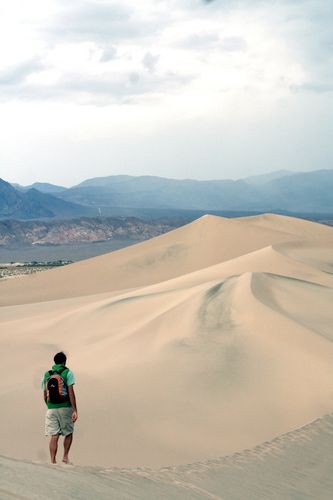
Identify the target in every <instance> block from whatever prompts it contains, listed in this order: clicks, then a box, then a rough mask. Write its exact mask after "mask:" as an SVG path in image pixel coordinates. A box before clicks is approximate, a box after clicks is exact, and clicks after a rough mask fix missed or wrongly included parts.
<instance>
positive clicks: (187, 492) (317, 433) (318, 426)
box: [0, 415, 333, 500]
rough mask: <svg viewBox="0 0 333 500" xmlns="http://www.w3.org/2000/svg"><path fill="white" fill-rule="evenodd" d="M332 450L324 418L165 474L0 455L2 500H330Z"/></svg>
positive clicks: (329, 421) (331, 431) (329, 422)
mask: <svg viewBox="0 0 333 500" xmlns="http://www.w3.org/2000/svg"><path fill="white" fill-rule="evenodd" d="M332 446H333V417H332V415H327V416H325V417H323V418H320V419H318V420H316V421H315V422H313V423H311V424H309V425H307V426H304V427H302V428H300V429H298V430H296V431H294V432H290V433H288V434H285V435H283V436H281V437H278V438H277V439H274V440H272V441H268V442H265V443H262V444H260V445H258V446H256V447H255V448H251V449H248V450H245V451H243V452H241V453H236V454H234V455H230V456H228V457H225V458H217V459H215V460H209V461H204V462H199V463H191V464H187V465H184V466H180V467H165V468H163V469H160V470H154V469H153V470H152V469H148V468H136V469H117V468H113V467H108V468H100V467H99V468H97V467H95V468H93V467H74V468H64V467H59V468H58V467H52V466H47V465H42V464H38V463H31V462H22V461H17V460H13V459H8V458H5V457H1V456H0V494H1V498H2V499H3V500H11V499H12V498H19V499H20V498H24V499H26V500H30V499H31V500H33V499H35V498H49V499H51V500H53V499H58V498H62V499H64V500H69V499H73V498H79V499H81V500H90V499H91V498H94V497H96V496H98V498H99V499H100V500H113V499H114V500H128V499H140V498H141V499H143V498H144V499H145V500H149V499H154V500H155V499H156V498H172V499H175V500H188V499H189V498H191V499H198V500H203V499H210V500H212V499H214V500H221V499H224V500H239V499H243V498H244V499H245V498H246V499H251V500H252V499H255V500H268V499H273V498H274V499H276V500H286V499H296V498H297V499H315V500H318V499H321V500H330V499H331V498H332V490H333V476H332V474H331V470H332V465H333V464H332ZM240 478H241V480H240Z"/></svg>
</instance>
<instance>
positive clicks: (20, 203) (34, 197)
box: [0, 179, 91, 219]
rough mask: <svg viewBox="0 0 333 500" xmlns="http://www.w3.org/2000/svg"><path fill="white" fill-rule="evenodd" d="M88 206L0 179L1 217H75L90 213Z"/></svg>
mask: <svg viewBox="0 0 333 500" xmlns="http://www.w3.org/2000/svg"><path fill="white" fill-rule="evenodd" d="M90 212H91V209H89V208H88V207H83V206H78V205H76V204H75V203H72V202H70V201H66V200H62V199H60V198H57V197H55V196H53V195H51V194H47V193H45V192H42V191H39V190H37V189H35V188H32V189H27V190H24V191H21V190H18V189H15V188H14V187H13V186H12V185H11V184H9V183H8V182H5V181H4V180H2V179H0V218H2V219H13V218H16V219H39V218H51V217H64V218H67V217H75V216H77V217H78V216H81V215H88V214H90Z"/></svg>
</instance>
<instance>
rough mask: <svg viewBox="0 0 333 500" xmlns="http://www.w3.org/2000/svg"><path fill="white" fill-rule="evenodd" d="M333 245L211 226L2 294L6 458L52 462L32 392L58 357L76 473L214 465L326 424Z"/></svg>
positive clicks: (211, 220)
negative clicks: (66, 386)
mask: <svg viewBox="0 0 333 500" xmlns="http://www.w3.org/2000/svg"><path fill="white" fill-rule="evenodd" d="M332 245H333V230H332V229H331V228H327V227H325V226H321V225H319V224H314V223H311V222H307V221H300V220H298V219H292V218H288V217H279V216H272V215H268V216H265V217H263V216H259V217H254V218H253V217H250V218H244V219H239V220H228V219H220V218H217V217H211V216H209V217H208V216H206V217H204V218H201V219H199V220H198V221H195V222H194V223H192V224H189V225H188V226H185V227H183V228H179V229H177V230H175V231H172V232H171V233H168V234H165V235H163V236H160V237H158V238H155V239H153V240H150V241H147V242H144V243H141V244H139V245H135V246H133V247H130V248H127V249H124V250H120V251H117V252H114V253H112V254H108V255H104V256H102V257H97V258H94V259H89V260H87V261H83V262H80V263H77V264H73V265H71V266H67V267H64V268H61V269H57V270H52V271H46V272H45V273H41V274H39V275H37V276H33V277H24V278H21V279H19V280H15V281H10V282H9V281H8V282H3V283H1V284H0V303H1V305H2V307H1V308H0V328H1V336H0V346H1V350H2V352H4V353H6V355H5V356H4V359H3V361H2V363H1V365H0V404H1V408H2V411H1V415H0V423H1V425H0V443H1V448H0V452H1V453H2V454H4V455H8V456H14V457H21V458H28V459H36V458H38V459H39V460H45V459H46V443H45V442H44V440H43V436H42V421H43V412H44V407H43V403H42V402H41V394H40V389H39V384H40V376H41V373H42V372H43V371H44V370H45V369H47V368H48V365H49V360H50V358H51V355H52V354H53V353H54V352H55V351H57V350H60V349H64V350H66V351H67V352H68V355H69V363H68V364H69V365H70V367H71V368H72V369H73V370H74V371H75V373H76V375H77V378H78V382H79V383H78V384H77V393H78V399H79V406H80V421H79V422H78V424H77V432H76V439H77V442H76V444H75V447H74V450H73V459H74V460H75V462H76V463H78V464H86V465H94V464H95V465H96V464H97V465H105V466H108V465H118V466H121V467H124V466H126V467H128V466H138V465H144V466H154V467H156V466H162V465H171V464H181V463H189V462H193V461H197V460H206V459H214V458H215V457H220V456H223V455H229V454H231V453H234V452H240V451H241V450H243V449H245V448H253V447H255V446H256V445H257V444H258V443H261V442H264V441H270V440H272V439H273V438H275V437H276V436H279V435H281V434H283V433H286V432H288V431H290V430H292V429H296V428H298V427H300V426H302V425H304V424H306V423H307V422H310V421H312V420H314V419H316V418H318V417H320V416H321V415H324V414H326V413H329V412H330V411H333V400H332V396H331V395H332V394H333V379H332V361H333V344H332V342H331V340H332V336H333V332H332V326H331V325H332V319H333V313H332V307H331V304H332V298H333V275H332V274H331V273H330V271H329V270H330V266H331V261H330V255H331V250H332ZM22 367H23V371H24V377H22ZM9 372H10V373H11V377H10V378H9V379H8V376H7V374H8V373H9ZM21 406H22V407H24V419H23V420H22V415H21V413H20V412H18V411H17V409H18V408H19V407H21ZM8 430H10V431H12V432H15V436H16V439H15V440H13V439H12V437H11V434H10V432H8Z"/></svg>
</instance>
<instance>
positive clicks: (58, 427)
mask: <svg viewBox="0 0 333 500" xmlns="http://www.w3.org/2000/svg"><path fill="white" fill-rule="evenodd" d="M72 413H73V408H72V407H70V408H68V407H67V408H49V409H48V410H47V412H46V416H45V436H55V435H56V434H62V435H63V436H68V435H69V434H72V432H73V431H74V423H73V422H72Z"/></svg>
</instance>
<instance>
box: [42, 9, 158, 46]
mask: <svg viewBox="0 0 333 500" xmlns="http://www.w3.org/2000/svg"><path fill="white" fill-rule="evenodd" d="M64 5H65V6H66V8H65V9H64V11H63V12H62V13H61V15H58V16H57V17H56V18H55V19H53V20H52V24H51V25H50V26H48V28H47V34H46V36H49V37H51V38H52V39H53V40H54V41H57V40H59V39H61V40H79V41H83V40H84V41H94V42H105V41H108V42H111V43H115V42H117V41H123V40H126V39H139V38H143V37H147V36H151V35H152V34H153V33H154V32H155V29H157V26H158V24H159V22H158V23H155V22H148V21H143V20H142V19H136V17H135V10H131V9H129V8H128V7H126V6H124V5H123V4H121V2H119V3H118V4H116V3H112V4H107V3H99V2H92V1H88V0H86V1H82V2H76V3H75V2H74V4H72V3H69V2H68V3H67V4H64Z"/></svg>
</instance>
